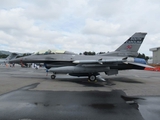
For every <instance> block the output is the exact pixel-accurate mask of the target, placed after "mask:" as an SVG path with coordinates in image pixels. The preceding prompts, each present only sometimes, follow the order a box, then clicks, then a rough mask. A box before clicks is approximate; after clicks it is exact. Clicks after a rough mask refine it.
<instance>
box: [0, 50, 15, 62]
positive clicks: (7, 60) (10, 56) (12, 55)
mask: <svg viewBox="0 0 160 120" xmlns="http://www.w3.org/2000/svg"><path fill="white" fill-rule="evenodd" d="M17 56H18V54H17V53H11V54H10V55H9V56H8V57H7V58H5V59H0V64H6V63H8V62H9V60H11V59H15V58H16V57H17Z"/></svg>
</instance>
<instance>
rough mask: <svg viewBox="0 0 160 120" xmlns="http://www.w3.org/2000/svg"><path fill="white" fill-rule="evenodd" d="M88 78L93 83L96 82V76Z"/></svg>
mask: <svg viewBox="0 0 160 120" xmlns="http://www.w3.org/2000/svg"><path fill="white" fill-rule="evenodd" d="M88 78H89V80H90V81H95V80H96V76H95V75H90V76H89V77H88Z"/></svg>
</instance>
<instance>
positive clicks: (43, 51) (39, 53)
mask: <svg viewBox="0 0 160 120" xmlns="http://www.w3.org/2000/svg"><path fill="white" fill-rule="evenodd" d="M48 54H70V55H75V54H76V53H73V52H69V51H64V50H50V49H49V50H40V51H38V52H36V53H35V55H48Z"/></svg>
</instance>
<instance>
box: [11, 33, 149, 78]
mask: <svg viewBox="0 0 160 120" xmlns="http://www.w3.org/2000/svg"><path fill="white" fill-rule="evenodd" d="M146 34H147V33H135V34H134V35H133V36H131V37H130V38H129V39H128V40H127V41H126V42H124V43H123V44H122V45H121V46H120V47H119V48H118V49H117V50H116V51H114V52H112V53H107V54H102V55H94V56H90V55H78V54H75V53H72V52H68V51H51V50H48V51H46V52H43V53H42V52H38V53H37V54H34V55H31V56H27V57H22V58H18V59H14V60H10V63H44V65H45V67H46V68H47V69H48V71H49V72H53V75H51V78H52V79H55V77H56V74H59V73H64V74H69V75H71V76H78V77H81V76H88V78H89V80H91V81H95V80H96V78H97V76H98V75H99V73H100V72H105V74H106V75H115V74H118V71H119V70H126V69H144V68H145V67H146V66H147V65H144V64H141V63H137V62H135V60H134V57H133V56H136V55H137V51H138V49H139V47H140V46H141V44H142V42H143V40H144V38H145V36H146Z"/></svg>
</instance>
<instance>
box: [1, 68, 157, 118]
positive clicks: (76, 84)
mask: <svg viewBox="0 0 160 120" xmlns="http://www.w3.org/2000/svg"><path fill="white" fill-rule="evenodd" d="M22 73H24V74H22ZM133 73H134V75H133V76H126V79H125V78H124V77H123V73H120V76H117V77H111V78H110V80H111V81H112V82H113V83H114V84H113V85H106V83H104V82H98V83H88V82H87V81H86V79H85V78H82V79H79V78H65V76H63V75H61V76H59V77H58V78H57V79H58V80H55V81H52V80H50V79H49V78H48V77H44V74H45V73H43V72H42V71H40V72H38V71H34V70H33V71H32V70H30V69H22V70H21V68H14V71H13V69H11V68H8V69H7V68H0V83H1V85H0V92H1V95H0V120H82V119H84V120H91V119H92V120H97V119H98V120H108V119H109V120H159V119H160V95H158V93H159V91H155V94H156V95H153V94H152V92H154V91H150V90H148V93H149V94H146V92H147V91H146V88H145V87H144V88H139V89H142V90H141V91H139V93H134V94H133V95H132V92H130V91H128V89H131V90H132V89H133V88H134V87H135V89H138V87H137V85H139V86H147V85H148V82H147V79H150V80H152V81H153V82H156V83H157V84H158V83H159V81H158V79H157V78H158V77H159V76H160V75H159V76H158V74H155V73H153V74H152V76H151V77H147V76H142V77H141V79H139V77H138V79H137V75H139V74H137V71H133ZM145 74H146V75H148V73H146V72H144V74H143V75H145ZM128 75H129V74H128ZM134 76H136V77H135V78H134ZM127 78H128V79H129V80H127ZM142 78H145V79H142ZM151 78H152V79H151ZM118 80H119V81H118ZM6 81H7V82H6ZM28 81H29V82H28ZM117 81H118V82H117ZM128 81H130V82H128ZM145 81H146V82H145ZM18 83H19V84H18ZM125 83H126V84H127V86H128V85H130V84H131V86H128V89H127V87H126V86H124V85H125ZM17 84H18V85H17ZM122 84H124V85H123V86H124V88H125V89H121V85H122ZM151 85H152V86H153V84H151ZM7 86H9V87H8V89H5V90H4V88H5V87H7ZM132 86H133V88H132ZM68 87H69V88H68ZM154 87H155V88H156V87H157V86H156V85H155V86H154ZM76 88H77V89H76ZM115 88H119V89H115ZM147 88H148V86H147ZM155 88H153V89H154V90H155ZM139 89H138V90H139ZM143 90H145V92H144V91H143ZM157 90H158V89H157ZM126 93H127V94H130V95H127V94H126ZM150 93H151V94H150ZM136 94H137V95H136ZM143 94H144V95H143ZM159 94H160V93H159Z"/></svg>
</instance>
